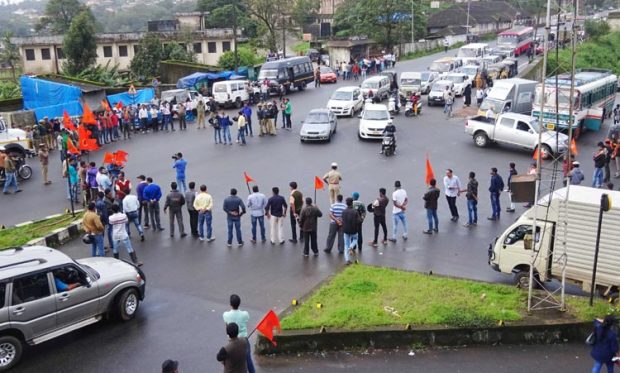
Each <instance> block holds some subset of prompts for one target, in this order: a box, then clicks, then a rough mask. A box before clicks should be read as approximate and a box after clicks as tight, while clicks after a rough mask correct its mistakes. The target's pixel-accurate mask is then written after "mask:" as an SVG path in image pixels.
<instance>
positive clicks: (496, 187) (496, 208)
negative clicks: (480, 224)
mask: <svg viewBox="0 0 620 373" xmlns="http://www.w3.org/2000/svg"><path fill="white" fill-rule="evenodd" d="M502 190H504V179H502V177H501V176H499V175H498V174H497V168H495V167H493V168H491V185H490V186H489V193H491V208H492V209H493V215H492V216H490V217H488V218H487V219H489V220H499V213H500V212H501V211H502V208H501V206H500V204H499V195H500V193H501V192H502Z"/></svg>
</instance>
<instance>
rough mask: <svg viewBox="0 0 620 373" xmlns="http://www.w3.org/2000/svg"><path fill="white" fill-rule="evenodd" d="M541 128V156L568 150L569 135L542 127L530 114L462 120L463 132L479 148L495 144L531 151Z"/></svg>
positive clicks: (536, 142) (511, 114) (535, 146)
mask: <svg viewBox="0 0 620 373" xmlns="http://www.w3.org/2000/svg"><path fill="white" fill-rule="evenodd" d="M541 130H542V131H544V132H543V134H542V146H541V149H540V153H541V155H542V157H543V159H547V158H549V156H551V155H552V154H562V153H565V152H566V151H567V149H568V136H566V135H565V134H563V133H556V132H555V131H551V130H547V129H546V128H544V127H543V128H541V127H540V126H539V125H538V119H536V118H534V117H531V116H529V115H523V114H515V113H504V114H500V115H499V116H498V117H497V119H495V118H487V117H486V116H484V115H478V116H475V117H473V118H470V119H468V120H467V121H466V122H465V133H466V134H468V135H470V136H472V138H473V139H474V144H476V146H479V147H481V148H483V147H485V146H488V145H489V144H491V143H498V144H503V145H509V146H514V147H519V148H522V149H527V150H534V149H536V148H537V147H538V131H541Z"/></svg>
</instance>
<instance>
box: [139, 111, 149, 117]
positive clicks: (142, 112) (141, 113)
mask: <svg viewBox="0 0 620 373" xmlns="http://www.w3.org/2000/svg"><path fill="white" fill-rule="evenodd" d="M138 117H139V118H140V119H144V118H148V117H149V114H148V112H147V111H146V109H140V111H139V112H138Z"/></svg>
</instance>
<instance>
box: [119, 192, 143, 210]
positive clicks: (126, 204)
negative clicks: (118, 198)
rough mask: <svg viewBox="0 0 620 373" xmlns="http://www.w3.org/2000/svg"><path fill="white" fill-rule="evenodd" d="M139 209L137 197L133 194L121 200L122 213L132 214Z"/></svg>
mask: <svg viewBox="0 0 620 373" xmlns="http://www.w3.org/2000/svg"><path fill="white" fill-rule="evenodd" d="M139 208H140V202H139V201H138V196H136V195H134V194H128V195H126V196H125V198H123V211H125V212H134V211H138V209H139Z"/></svg>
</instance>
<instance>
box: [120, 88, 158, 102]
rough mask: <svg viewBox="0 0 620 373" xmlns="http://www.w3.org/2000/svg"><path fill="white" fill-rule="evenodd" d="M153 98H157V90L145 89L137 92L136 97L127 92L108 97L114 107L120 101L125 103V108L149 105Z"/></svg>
mask: <svg viewBox="0 0 620 373" xmlns="http://www.w3.org/2000/svg"><path fill="white" fill-rule="evenodd" d="M153 97H155V90H154V89H153V88H145V89H140V90H138V91H136V94H135V95H132V94H129V93H127V92H123V93H117V94H115V95H110V96H108V101H109V102H110V105H112V106H115V105H116V104H117V103H118V102H119V101H120V102H122V103H123V106H127V105H135V104H146V103H149V102H151V100H152V99H153Z"/></svg>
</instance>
